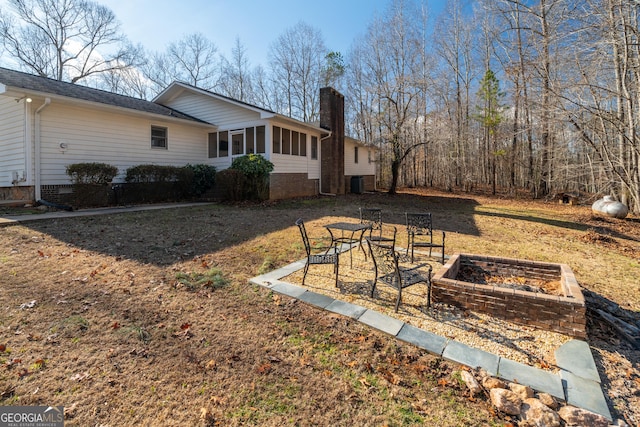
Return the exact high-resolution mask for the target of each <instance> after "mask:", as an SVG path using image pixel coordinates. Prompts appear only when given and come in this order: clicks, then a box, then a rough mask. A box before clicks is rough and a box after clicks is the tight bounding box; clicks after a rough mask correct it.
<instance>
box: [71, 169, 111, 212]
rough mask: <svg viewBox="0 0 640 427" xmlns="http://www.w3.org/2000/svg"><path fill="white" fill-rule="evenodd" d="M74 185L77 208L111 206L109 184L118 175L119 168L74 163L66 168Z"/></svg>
mask: <svg viewBox="0 0 640 427" xmlns="http://www.w3.org/2000/svg"><path fill="white" fill-rule="evenodd" d="M66 172H67V175H69V176H70V177H71V182H72V183H73V204H74V205H75V206H76V207H92V206H106V205H108V204H109V190H110V188H109V187H108V184H110V183H111V181H113V178H115V176H116V175H117V174H118V168H117V167H115V166H112V165H108V164H106V163H74V164H71V165H68V166H67V167H66Z"/></svg>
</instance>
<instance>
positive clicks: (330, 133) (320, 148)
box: [318, 132, 344, 196]
mask: <svg viewBox="0 0 640 427" xmlns="http://www.w3.org/2000/svg"><path fill="white" fill-rule="evenodd" d="M331 135H332V132H329V134H328V135H327V136H325V137H323V138H320V147H318V150H320V184H319V186H318V187H319V189H320V191H318V194H320V195H321V196H335V194H333V193H323V192H322V141H324V140H325V139H327V138H329V137H330V136H331ZM343 149H344V148H343Z"/></svg>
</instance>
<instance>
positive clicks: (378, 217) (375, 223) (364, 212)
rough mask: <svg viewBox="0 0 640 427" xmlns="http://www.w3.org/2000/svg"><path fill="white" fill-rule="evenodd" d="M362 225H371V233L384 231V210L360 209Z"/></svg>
mask: <svg viewBox="0 0 640 427" xmlns="http://www.w3.org/2000/svg"><path fill="white" fill-rule="evenodd" d="M359 210H360V223H361V224H369V225H371V231H372V232H373V231H380V230H382V209H379V208H360V209H359Z"/></svg>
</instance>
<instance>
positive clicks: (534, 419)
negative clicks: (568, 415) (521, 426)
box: [520, 397, 560, 427]
mask: <svg viewBox="0 0 640 427" xmlns="http://www.w3.org/2000/svg"><path fill="white" fill-rule="evenodd" d="M520 418H522V419H523V420H525V421H528V422H529V423H530V424H532V425H534V426H536V427H560V416H559V415H558V414H557V413H556V412H555V411H554V410H553V409H551V408H549V407H548V406H547V405H545V404H544V403H542V402H541V401H539V400H538V399H534V398H532V397H531V398H528V399H524V401H523V402H522V406H521V407H520Z"/></svg>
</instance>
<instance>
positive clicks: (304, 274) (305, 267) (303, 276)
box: [302, 262, 309, 286]
mask: <svg viewBox="0 0 640 427" xmlns="http://www.w3.org/2000/svg"><path fill="white" fill-rule="evenodd" d="M307 271H309V263H308V262H307V263H306V264H305V265H304V273H303V275H302V286H304V279H306V278H307Z"/></svg>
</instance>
